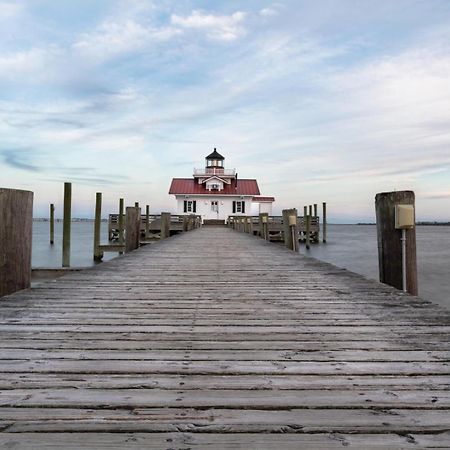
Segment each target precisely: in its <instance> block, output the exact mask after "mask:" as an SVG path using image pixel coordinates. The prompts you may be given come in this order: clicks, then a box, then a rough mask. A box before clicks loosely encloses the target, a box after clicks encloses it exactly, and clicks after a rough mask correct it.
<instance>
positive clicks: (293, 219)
mask: <svg viewBox="0 0 450 450" xmlns="http://www.w3.org/2000/svg"><path fill="white" fill-rule="evenodd" d="M297 222H298V221H297V209H296V208H292V209H284V210H283V236H284V245H285V246H286V247H287V248H289V249H291V250H293V251H294V252H296V251H298V223H297Z"/></svg>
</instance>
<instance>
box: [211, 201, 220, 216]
mask: <svg viewBox="0 0 450 450" xmlns="http://www.w3.org/2000/svg"><path fill="white" fill-rule="evenodd" d="M211 211H212V212H215V213H216V214H217V217H219V202H218V201H216V200H213V201H212V202H211Z"/></svg>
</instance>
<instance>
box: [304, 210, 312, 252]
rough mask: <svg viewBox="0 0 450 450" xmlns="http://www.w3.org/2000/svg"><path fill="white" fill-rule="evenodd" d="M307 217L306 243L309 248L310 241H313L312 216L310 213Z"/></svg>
mask: <svg viewBox="0 0 450 450" xmlns="http://www.w3.org/2000/svg"><path fill="white" fill-rule="evenodd" d="M305 219H306V223H305V243H306V248H307V249H308V250H309V248H310V242H311V216H310V215H309V214H308V215H307V216H306V218H305Z"/></svg>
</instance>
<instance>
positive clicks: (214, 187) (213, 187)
mask: <svg viewBox="0 0 450 450" xmlns="http://www.w3.org/2000/svg"><path fill="white" fill-rule="evenodd" d="M211 189H215V190H218V189H219V185H218V184H212V185H211Z"/></svg>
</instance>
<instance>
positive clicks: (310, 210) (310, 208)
mask: <svg viewBox="0 0 450 450" xmlns="http://www.w3.org/2000/svg"><path fill="white" fill-rule="evenodd" d="M312 214H313V210H312V205H309V214H308V215H309V216H312Z"/></svg>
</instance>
